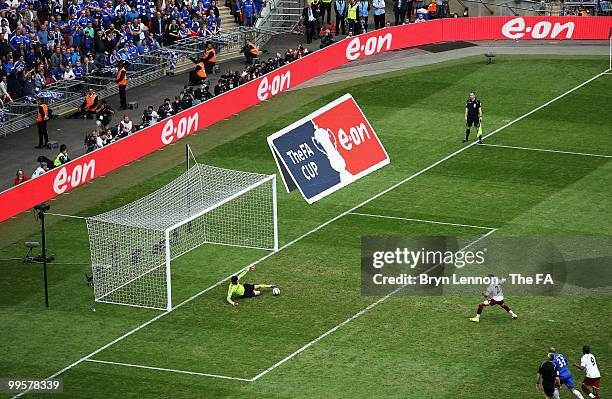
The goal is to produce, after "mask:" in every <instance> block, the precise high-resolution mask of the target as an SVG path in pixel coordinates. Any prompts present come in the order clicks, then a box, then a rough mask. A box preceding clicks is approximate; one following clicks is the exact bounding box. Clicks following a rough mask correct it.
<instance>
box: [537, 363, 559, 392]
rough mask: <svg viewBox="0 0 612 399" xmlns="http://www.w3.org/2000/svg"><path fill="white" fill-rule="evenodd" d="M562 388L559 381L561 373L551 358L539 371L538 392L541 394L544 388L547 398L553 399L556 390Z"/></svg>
mask: <svg viewBox="0 0 612 399" xmlns="http://www.w3.org/2000/svg"><path fill="white" fill-rule="evenodd" d="M540 381H541V383H540ZM560 386H561V380H560V379H559V372H558V371H557V367H556V366H555V364H554V363H553V362H552V360H551V358H550V356H549V357H548V358H547V359H546V361H545V362H544V363H542V364H541V365H540V368H539V369H538V374H537V375H536V391H538V392H540V391H541V390H542V388H544V395H545V398H546V399H551V398H552V397H553V395H554V394H555V389H556V388H557V387H560Z"/></svg>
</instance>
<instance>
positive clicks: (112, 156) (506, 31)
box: [0, 17, 612, 221]
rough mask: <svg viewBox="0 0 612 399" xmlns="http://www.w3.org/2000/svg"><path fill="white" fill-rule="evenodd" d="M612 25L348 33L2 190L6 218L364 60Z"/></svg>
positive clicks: (466, 22) (492, 22) (536, 23)
mask: <svg viewBox="0 0 612 399" xmlns="http://www.w3.org/2000/svg"><path fill="white" fill-rule="evenodd" d="M611 28H612V17H487V18H449V19H440V20H434V21H428V22H427V23H423V24H413V25H402V26H395V27H390V28H385V29H381V30H377V31H372V32H369V33H365V34H363V35H359V36H355V37H353V38H347V39H345V40H342V41H340V42H338V43H335V44H333V45H331V46H329V47H327V48H325V49H322V50H319V51H316V52H314V53H312V54H310V55H308V56H306V57H304V58H302V59H300V60H297V61H295V62H293V63H291V64H289V65H286V66H284V67H282V68H279V69H277V70H275V71H273V72H270V73H269V74H267V75H265V76H262V77H260V78H258V79H255V80H253V81H251V82H249V83H247V84H245V85H242V86H239V87H237V88H235V89H233V90H230V91H229V92H227V93H224V94H222V95H220V96H217V97H214V98H212V99H211V100H209V101H206V102H205V103H202V104H199V105H196V106H194V107H192V108H190V109H188V110H185V111H183V112H181V113H179V114H177V115H175V116H173V117H172V118H170V119H166V120H164V121H161V122H160V123H158V124H156V125H154V126H151V127H148V128H146V129H143V130H141V131H139V132H137V133H135V134H133V135H131V136H129V137H127V138H125V139H123V140H120V141H118V142H116V143H114V144H112V145H110V146H107V147H104V148H102V149H99V150H97V151H94V152H91V153H88V154H86V155H83V156H81V157H79V158H77V159H74V160H72V161H71V162H69V163H67V164H66V165H63V166H61V167H58V168H55V169H52V170H51V171H50V172H48V173H46V174H44V175H42V176H40V177H38V178H35V179H31V180H29V181H27V182H25V183H22V184H20V185H18V186H15V187H13V188H11V189H9V190H6V191H4V192H2V193H0V221H4V220H6V219H8V218H10V217H12V216H15V215H17V214H19V213H21V212H23V211H25V210H27V209H30V208H32V207H33V206H34V205H36V204H39V203H42V202H45V201H48V200H49V199H51V198H53V197H55V196H57V195H60V194H62V193H64V192H66V191H68V190H71V189H73V188H75V187H78V186H80V185H82V184H84V183H86V182H88V181H90V180H92V179H95V178H96V177H99V176H101V175H104V174H106V173H108V172H110V171H112V170H115V169H117V168H119V167H120V166H123V165H125V164H128V163H130V162H132V161H134V160H136V159H138V158H140V157H142V156H144V155H147V154H149V153H151V152H153V151H155V150H157V149H159V148H162V147H164V146H166V145H168V144H170V143H172V142H175V141H176V140H179V139H181V138H183V137H185V136H188V135H190V134H191V133H193V132H195V131H197V130H200V129H203V128H205V127H207V126H210V125H212V124H214V123H216V122H219V121H221V120H223V119H224V118H227V117H228V116H231V115H233V114H235V113H238V112H240V111H243V110H245V109H247V108H249V107H251V106H253V105H255V104H258V103H259V102H261V101H264V100H267V99H269V98H270V97H273V96H275V95H277V94H279V93H282V92H284V91H286V90H288V89H289V88H291V87H295V86H297V85H298V84H300V83H303V82H305V81H307V80H309V79H312V78H314V77H316V76H319V75H321V74H322V73H324V72H327V71H329V70H331V69H334V68H337V67H339V66H341V65H343V64H345V63H347V62H350V61H353V60H356V59H359V58H364V57H368V56H372V55H375V54H378V53H382V52H385V51H389V50H397V49H402V48H407V47H413V46H420V45H425V44H432V43H438V42H450V41H459V40H471V41H475V40H606V39H608V38H609V37H610V30H611Z"/></svg>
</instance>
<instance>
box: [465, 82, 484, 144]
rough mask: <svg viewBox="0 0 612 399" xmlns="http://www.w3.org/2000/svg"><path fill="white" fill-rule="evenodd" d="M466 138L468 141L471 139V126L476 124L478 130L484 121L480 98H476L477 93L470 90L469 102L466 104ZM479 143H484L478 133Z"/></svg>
mask: <svg viewBox="0 0 612 399" xmlns="http://www.w3.org/2000/svg"><path fill="white" fill-rule="evenodd" d="M464 117H465V140H463V142H464V143H467V142H468V140H469V139H470V128H471V127H472V126H474V127H475V128H476V130H478V128H480V122H482V106H481V105H480V100H479V99H477V98H476V93H474V92H473V91H471V92H470V95H469V98H468V100H467V103H466V104H465V115H464ZM478 143H479V144H482V138H481V137H480V135H478Z"/></svg>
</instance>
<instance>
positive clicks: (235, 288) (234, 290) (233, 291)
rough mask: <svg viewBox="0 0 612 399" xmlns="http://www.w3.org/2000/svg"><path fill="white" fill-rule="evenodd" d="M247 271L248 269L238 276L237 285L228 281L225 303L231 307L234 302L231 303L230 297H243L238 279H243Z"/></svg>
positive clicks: (242, 290) (241, 286) (242, 288)
mask: <svg viewBox="0 0 612 399" xmlns="http://www.w3.org/2000/svg"><path fill="white" fill-rule="evenodd" d="M248 271H249V269H246V270H245V271H243V272H242V273H240V274H239V275H238V284H232V283H231V281H230V284H229V288H228V289H227V301H228V302H229V303H231V304H232V305H233V304H234V301H232V295H238V296H242V295H244V285H242V284H240V279H241V278H242V277H244V275H245V274H247V273H248Z"/></svg>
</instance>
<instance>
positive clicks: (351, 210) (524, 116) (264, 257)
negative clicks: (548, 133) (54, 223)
mask: <svg viewBox="0 0 612 399" xmlns="http://www.w3.org/2000/svg"><path fill="white" fill-rule="evenodd" d="M609 71H610V69H607V70H605V71H603V72H601V73H599V74H597V75H595V76H594V77H592V78H590V79H588V80H586V81H584V82H582V83H581V84H579V85H578V86H576V87H574V88H572V89H570V90H568V91H566V92H565V93H563V94H560V95H558V96H557V97H555V98H553V99H552V100H549V101H547V102H546V103H544V104H542V105H540V106H539V107H537V108H534V109H533V110H531V111H529V112H528V113H526V114H524V115H522V116H520V117H518V118H516V119H514V120H513V121H511V122H509V123H507V124H505V125H503V126H501V127H499V128H498V129H496V130H494V131H492V132H490V133H488V134H486V135H485V136H483V137H482V138H483V140H486V139H487V138H488V137H491V136H493V135H494V134H497V133H498V132H500V131H502V130H503V129H505V128H507V127H509V126H511V125H513V124H515V123H516V122H518V121H520V120H523V119H525V118H527V117H528V116H529V115H531V114H533V113H534V112H537V111H539V110H540V109H542V108H544V107H547V106H548V105H550V104H552V103H553V102H555V101H557V100H559V99H561V98H563V97H565V96H567V95H568V94H570V93H572V92H574V91H576V90H578V89H580V88H581V87H583V86H585V85H587V84H588V83H590V82H592V81H593V80H595V79H597V78H599V77H600V76H602V75H603V74H604V73H606V72H609ZM266 101H267V100H266ZM474 145H478V143H477V142H476V141H475V142H473V143H470V144H468V145H466V146H464V147H461V148H460V149H458V150H457V151H455V152H453V153H451V154H449V155H447V156H445V157H444V158H442V159H440V160H438V161H436V162H434V163H432V164H431V165H429V166H427V167H426V168H424V169H421V170H420V171H418V172H416V173H414V174H412V175H410V176H408V177H406V178H404V179H403V180H401V181H399V182H397V183H395V184H394V185H392V186H390V187H388V188H386V189H385V190H383V191H381V192H379V193H378V194H375V195H373V196H372V197H370V198H368V199H366V200H365V201H363V202H361V203H360V204H357V205H355V206H354V207H352V208H350V209H348V210H346V211H344V212H343V213H341V214H339V215H336V216H334V217H333V218H331V219H329V220H328V221H326V222H324V223H322V224H320V225H319V226H317V227H315V228H313V229H311V230H309V231H307V232H306V233H304V234H302V235H301V236H299V237H297V238H295V239H293V240H292V241H289V242H288V243H286V244H285V245H283V246H282V247H280V248H279V249H278V250H277V251H275V252H270V253H269V254H267V255H265V256H263V257H262V258H260V259H258V260H256V261H255V262H253V264H258V263H260V262H262V261H264V260H266V259H267V258H269V257H270V256H272V255H274V254H275V253H277V252H280V251H282V250H283V249H285V248H287V247H290V246H292V245H293V244H295V243H297V242H299V241H301V240H302V239H304V238H306V237H308V236H310V235H311V234H313V233H316V232H317V231H319V230H321V229H322V228H324V227H326V226H328V225H329V224H331V223H333V222H335V221H336V220H338V219H341V218H342V217H344V216H346V215H348V214H349V213H350V212H354V211H355V210H357V209H359V208H361V207H362V206H364V205H366V204H368V203H370V202H372V201H374V200H375V199H377V198H379V197H381V196H383V195H385V194H386V193H388V192H390V191H392V190H395V189H396V188H397V187H399V186H401V185H403V184H404V183H406V182H408V181H410V180H412V179H414V178H416V177H418V176H420V175H422V174H424V173H426V172H427V171H429V170H431V169H433V168H435V167H436V166H438V165H439V164H441V163H443V162H445V161H447V160H448V159H451V158H453V157H454V156H456V155H458V154H460V153H462V152H463V151H466V150H467V149H469V148H471V147H472V146H474ZM160 150H163V148H161V149H160ZM52 200H55V198H53V199H52ZM494 231H495V230H491V231H490V232H489V233H492V232H494ZM489 233H487V234H489ZM247 267H248V266H245V267H243V268H241V269H240V270H238V271H237V272H236V273H232V274H231V275H229V276H227V277H225V278H223V279H221V280H219V281H218V282H216V283H215V284H213V285H211V286H209V287H207V288H205V289H203V290H202V291H200V292H198V293H197V294H195V295H193V296H191V297H190V298H188V299H185V300H184V301H183V302H181V303H179V304H178V305H176V306H175V307H173V308H172V309H171V310H169V311H166V312H163V313H160V314H159V315H157V316H155V317H153V318H152V319H149V320H148V321H146V322H144V323H142V324H140V325H139V326H137V327H134V328H133V329H131V330H130V331H128V332H126V333H124V334H123V335H121V336H119V337H117V338H115V339H114V340H112V341H111V342H109V343H107V344H106V345H103V346H101V347H100V348H98V349H96V350H95V351H93V352H91V353H90V354H88V355H86V356H83V357H81V358H80V359H78V360H76V361H74V362H73V363H71V364H69V365H67V366H66V367H64V368H63V369H61V370H59V371H57V372H55V373H54V374H52V375H50V376H49V377H47V378H45V379H44V380H45V381H47V380H49V379H51V378H55V377H57V376H58V375H61V374H63V373H64V372H66V371H68V370H70V369H71V368H73V367H75V366H77V365H79V364H80V363H82V362H84V361H85V360H87V359H89V358H91V357H92V356H95V355H96V354H98V353H100V352H101V351H103V350H105V349H107V348H108V347H110V346H112V345H114V344H116V343H117V342H119V341H121V340H123V339H125V338H126V337H128V336H130V335H132V334H133V333H135V332H137V331H139V330H140V329H142V328H144V327H146V326H148V325H149V324H151V323H153V322H155V321H157V320H159V319H160V318H162V317H164V316H166V315H168V314H170V313H171V312H173V311H174V310H176V309H178V308H180V307H182V306H183V305H185V304H186V303H189V302H191V301H193V300H194V299H196V298H198V297H199V296H200V295H202V294H204V293H206V292H208V291H210V290H212V289H214V288H216V287H218V286H219V285H221V284H223V283H225V282H226V281H228V280H229V279H230V278H231V277H232V276H233V275H235V274H237V273H240V272H242V271H243V270H245V269H246V268H247ZM264 374H265V373H264ZM262 375H263V374H262ZM257 378H259V376H258V377H257ZM29 391H30V389H27V390H25V391H23V392H20V393H18V394H17V395H15V396H13V397H12V398H11V399H15V398H19V397H21V396H23V395H25V394H27V393H28V392H29Z"/></svg>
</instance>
